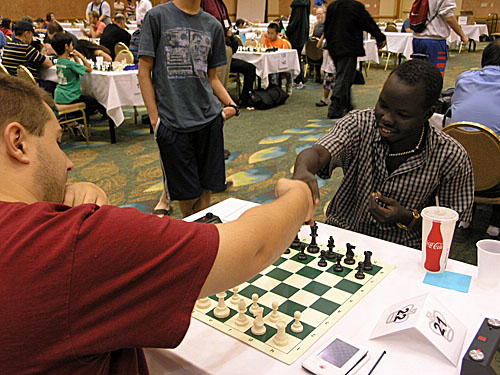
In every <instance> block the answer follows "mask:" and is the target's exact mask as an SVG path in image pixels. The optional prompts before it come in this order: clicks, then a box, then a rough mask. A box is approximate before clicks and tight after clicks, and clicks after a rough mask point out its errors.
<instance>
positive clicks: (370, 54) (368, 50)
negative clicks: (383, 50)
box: [321, 39, 380, 73]
mask: <svg viewBox="0 0 500 375" xmlns="http://www.w3.org/2000/svg"><path fill="white" fill-rule="evenodd" d="M363 47H364V48H365V56H360V57H358V63H359V62H361V61H373V62H375V63H377V64H378V63H379V62H380V59H379V56H378V48H377V42H376V41H375V40H373V39H368V40H365V41H363ZM321 70H323V71H324V72H327V73H334V72H335V65H334V64H333V60H332V58H331V57H330V53H329V52H328V50H326V49H324V50H323V63H322V64H321Z"/></svg>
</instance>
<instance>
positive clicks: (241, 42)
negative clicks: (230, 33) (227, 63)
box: [234, 34, 243, 47]
mask: <svg viewBox="0 0 500 375" xmlns="http://www.w3.org/2000/svg"><path fill="white" fill-rule="evenodd" d="M234 37H235V38H236V41H237V42H238V47H241V46H242V45H243V40H241V37H240V36H239V35H236V34H235V35H234Z"/></svg>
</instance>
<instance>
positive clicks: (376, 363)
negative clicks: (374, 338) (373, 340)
mask: <svg viewBox="0 0 500 375" xmlns="http://www.w3.org/2000/svg"><path fill="white" fill-rule="evenodd" d="M385 353H386V351H385V350H384V351H383V352H382V354H381V355H380V357H378V359H377V362H375V364H374V365H373V367H372V369H371V370H370V372H369V373H368V375H371V373H372V372H373V370H375V367H377V365H378V363H379V362H380V360H381V359H382V357H383V356H384V355H385Z"/></svg>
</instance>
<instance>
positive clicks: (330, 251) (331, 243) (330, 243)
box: [326, 236, 337, 259]
mask: <svg viewBox="0 0 500 375" xmlns="http://www.w3.org/2000/svg"><path fill="white" fill-rule="evenodd" d="M334 247H335V242H334V241H333V237H332V236H330V238H329V239H328V251H327V252H326V259H335V258H336V257H337V255H336V254H335V253H334V252H333V248H334Z"/></svg>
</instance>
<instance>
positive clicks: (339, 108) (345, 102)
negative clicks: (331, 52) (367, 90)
mask: <svg viewBox="0 0 500 375" xmlns="http://www.w3.org/2000/svg"><path fill="white" fill-rule="evenodd" d="M333 62H334V63H335V68H336V70H337V74H336V76H335V86H334V87H333V90H332V95H331V97H330V99H331V101H332V102H331V104H330V107H329V108H328V117H329V118H339V117H342V116H344V114H345V112H346V111H347V112H348V111H350V110H351V109H353V108H354V107H353V105H352V102H351V86H352V84H353V83H354V77H355V76H356V64H357V57H356V56H337V57H334V58H333Z"/></svg>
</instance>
